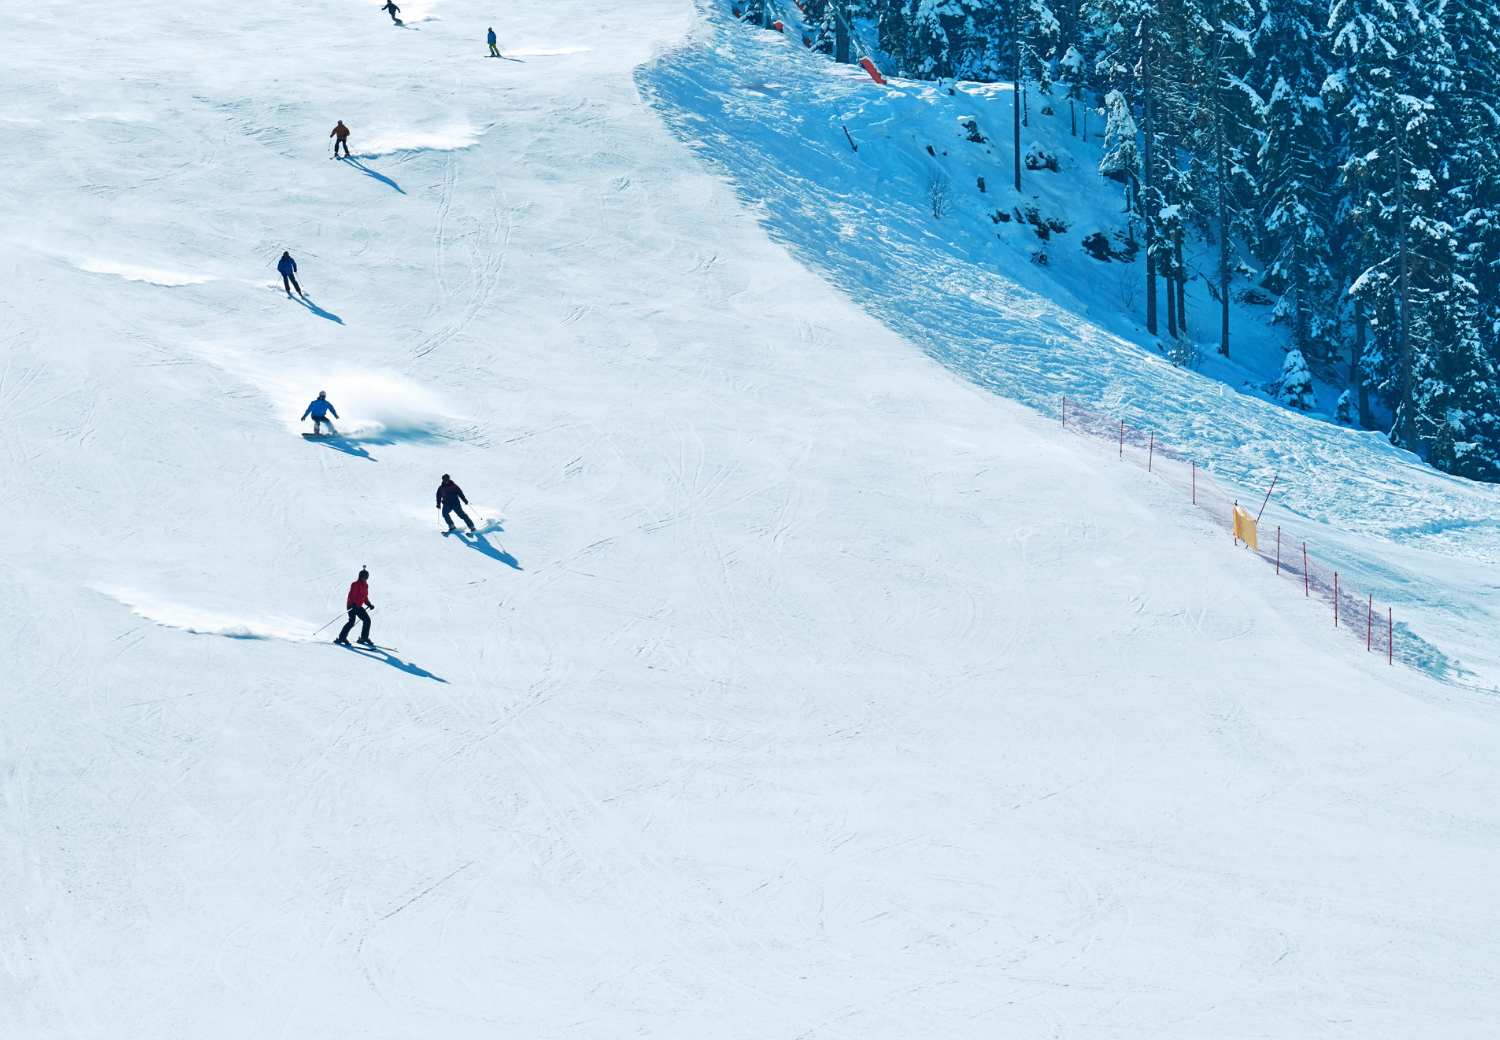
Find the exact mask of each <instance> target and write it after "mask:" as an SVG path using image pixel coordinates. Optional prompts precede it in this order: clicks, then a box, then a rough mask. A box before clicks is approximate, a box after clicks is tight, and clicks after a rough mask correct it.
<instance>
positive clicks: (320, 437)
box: [302, 433, 338, 441]
mask: <svg viewBox="0 0 1500 1040" xmlns="http://www.w3.org/2000/svg"><path fill="white" fill-rule="evenodd" d="M337 436H338V434H336V433H304V434H303V435H302V439H303V440H305V441H326V440H331V439H333V438H334V437H337Z"/></svg>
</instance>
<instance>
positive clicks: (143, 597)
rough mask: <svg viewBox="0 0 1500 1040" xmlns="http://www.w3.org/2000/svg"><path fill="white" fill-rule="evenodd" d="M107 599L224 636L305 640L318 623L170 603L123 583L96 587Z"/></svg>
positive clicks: (155, 619)
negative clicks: (238, 614) (122, 585)
mask: <svg viewBox="0 0 1500 1040" xmlns="http://www.w3.org/2000/svg"><path fill="white" fill-rule="evenodd" d="M96 588H97V591H98V592H101V593H103V594H104V595H106V596H108V597H109V598H110V599H112V600H114V601H115V602H117V603H119V604H121V605H122V606H125V607H128V608H129V609H130V612H131V613H132V614H134V615H135V616H136V617H140V618H144V619H145V620H147V621H150V622H152V623H153V624H157V625H161V626H163V627H164V628H176V629H180V630H182V631H184V632H191V633H193V634H194V635H200V636H222V637H223V638H225V639H280V640H286V641H289V642H294V643H305V642H308V641H309V639H310V635H309V633H311V632H313V631H314V630H315V629H316V628H317V623H316V622H313V623H308V622H306V621H303V620H300V619H297V618H281V617H275V618H264V617H262V618H245V617H235V616H231V615H228V614H220V613H217V612H215V611H210V610H202V609H200V608H198V607H192V606H188V605H186V604H182V603H173V602H170V601H168V600H163V599H160V598H157V597H154V596H151V595H149V594H147V593H142V592H139V591H136V590H134V589H129V588H122V587H108V586H100V587H96Z"/></svg>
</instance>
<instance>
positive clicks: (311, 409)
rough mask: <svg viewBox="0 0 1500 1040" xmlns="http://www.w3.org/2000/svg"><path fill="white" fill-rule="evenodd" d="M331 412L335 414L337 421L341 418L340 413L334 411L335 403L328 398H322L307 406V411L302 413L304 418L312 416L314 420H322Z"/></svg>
mask: <svg viewBox="0 0 1500 1040" xmlns="http://www.w3.org/2000/svg"><path fill="white" fill-rule="evenodd" d="M329 412H333V417H334V418H335V419H337V418H338V417H339V413H338V412H337V411H336V410H335V409H334V407H333V403H332V402H331V401H329V400H328V398H326V397H320V398H318V399H317V400H315V401H314V402H313V403H312V404H310V405H308V406H307V411H305V412H303V413H302V418H304V419H306V418H307V417H308V416H309V415H310V416H312V417H313V418H314V419H321V418H323V416H325V415H327V414H328V413H329Z"/></svg>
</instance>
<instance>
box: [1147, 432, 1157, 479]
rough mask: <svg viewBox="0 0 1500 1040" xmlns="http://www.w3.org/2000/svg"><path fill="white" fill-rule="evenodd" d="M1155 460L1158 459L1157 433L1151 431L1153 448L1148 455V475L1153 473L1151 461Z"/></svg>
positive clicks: (1148, 451)
mask: <svg viewBox="0 0 1500 1040" xmlns="http://www.w3.org/2000/svg"><path fill="white" fill-rule="evenodd" d="M1154 458H1156V431H1155V430H1152V431H1151V447H1150V448H1149V449H1148V450H1147V454H1146V472H1147V473H1150V472H1151V460H1152V459H1154Z"/></svg>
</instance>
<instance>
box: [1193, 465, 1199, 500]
mask: <svg viewBox="0 0 1500 1040" xmlns="http://www.w3.org/2000/svg"><path fill="white" fill-rule="evenodd" d="M1197 504H1198V463H1196V462H1194V463H1193V505H1197Z"/></svg>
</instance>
